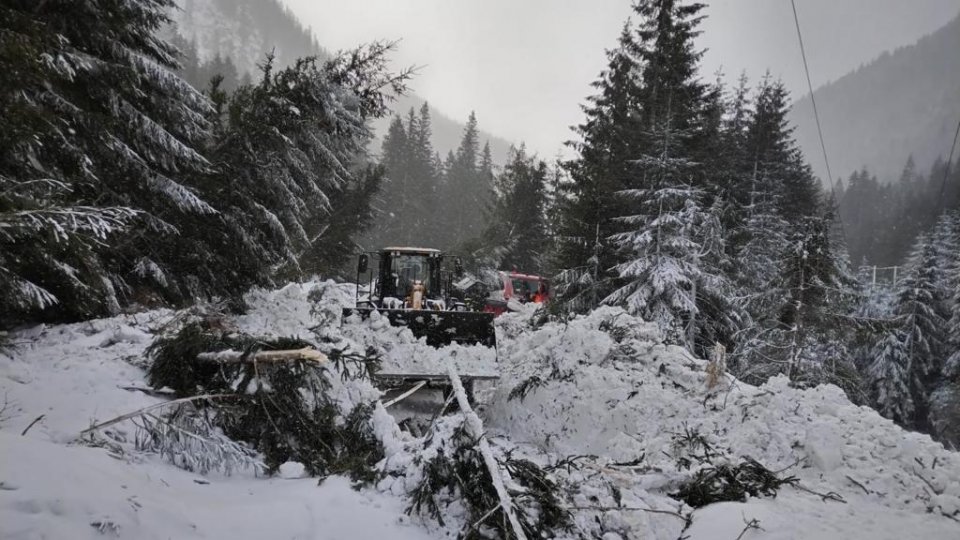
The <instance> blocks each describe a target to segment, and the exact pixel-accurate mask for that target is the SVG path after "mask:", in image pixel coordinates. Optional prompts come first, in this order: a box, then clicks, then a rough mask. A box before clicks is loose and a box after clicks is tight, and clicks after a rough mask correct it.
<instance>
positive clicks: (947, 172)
mask: <svg viewBox="0 0 960 540" xmlns="http://www.w3.org/2000/svg"><path fill="white" fill-rule="evenodd" d="M958 135H960V121H957V131H955V132H954V133H953V143H952V144H951V145H950V157H949V158H948V159H947V168H946V169H945V170H944V171H943V182H941V183H940V197H939V201H940V210H941V211H942V210H943V205H944V204H946V203H945V202H944V200H943V194H944V192H945V191H946V189H947V177H949V176H950V164H951V163H953V150H954V149H955V148H956V147H957V136H958Z"/></svg>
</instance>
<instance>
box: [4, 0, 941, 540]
mask: <svg viewBox="0 0 960 540" xmlns="http://www.w3.org/2000/svg"><path fill="white" fill-rule="evenodd" d="M624 2H625V3H628V0H624ZM786 9H787V11H785V12H784V13H785V15H784V16H787V17H793V16H794V15H791V14H790V11H789V9H790V6H789V5H786ZM706 13H707V11H706V7H705V6H703V5H701V4H699V3H694V2H688V1H682V0H636V1H635V2H634V3H633V4H632V8H631V10H630V18H629V20H627V21H626V22H625V23H624V24H623V26H622V30H621V31H620V33H619V34H616V33H614V34H613V35H610V36H609V40H608V41H609V48H608V49H607V50H606V51H605V53H606V62H605V67H604V68H603V69H602V71H601V72H600V73H599V75H597V77H596V79H595V80H594V81H593V82H592V83H591V84H592V85H591V86H589V88H592V90H591V94H590V95H586V96H584V97H583V106H582V113H581V120H580V122H579V123H578V124H577V125H576V126H574V127H573V128H572V131H571V132H569V133H564V134H562V135H563V137H565V138H567V139H570V142H569V143H567V146H566V149H565V150H564V151H563V152H561V153H559V154H557V155H556V156H555V157H549V158H547V157H544V156H543V155H541V154H539V153H538V152H537V151H535V150H533V149H532V148H530V147H528V146H527V145H525V144H524V143H523V142H521V141H516V142H515V143H514V144H513V145H511V146H509V148H508V149H507V148H505V147H506V146H507V143H504V142H503V140H502V139H500V138H498V137H495V136H492V135H490V134H489V133H487V132H486V131H483V129H486V128H484V127H483V126H482V123H481V121H482V115H481V114H479V113H470V114H469V116H467V117H466V118H465V119H464V121H463V123H462V125H461V124H457V123H456V122H455V121H454V120H451V119H450V118H448V117H446V116H444V115H443V114H442V113H440V112H438V111H437V110H435V109H433V108H431V105H429V104H428V103H427V102H426V101H424V100H423V99H421V98H420V97H418V96H416V95H415V94H414V93H413V91H412V89H411V88H412V87H413V86H414V85H415V82H416V81H417V77H418V75H419V73H418V72H419V69H420V68H417V67H415V66H414V67H410V68H407V67H404V66H402V65H398V63H397V62H396V61H395V56H396V55H397V52H398V50H400V48H402V47H403V46H404V45H403V41H389V40H387V39H388V38H394V37H395V36H396V35H399V34H402V32H399V31H398V32H397V34H394V35H387V36H384V38H385V40H384V41H372V42H368V43H366V44H358V45H357V46H356V47H355V48H353V49H347V50H343V51H338V52H335V53H334V52H330V51H327V50H326V49H324V48H323V47H321V45H320V43H322V42H323V39H324V36H323V35H322V34H320V35H314V34H312V33H311V31H310V30H308V29H307V28H306V27H305V26H304V25H303V24H302V23H301V22H300V21H298V20H297V18H296V16H295V15H294V14H293V12H292V11H290V10H289V9H288V8H286V7H284V6H283V4H281V3H279V2H278V0H237V1H228V0H183V1H180V2H175V0H84V1H80V0H3V1H2V2H0V537H4V538H71V539H72V538H88V537H89V538H101V537H119V538H321V539H341V538H356V539H386V538H398V539H420V538H424V539H426V538H477V539H479V538H503V539H525V538H569V539H591V538H599V539H604V540H615V539H621V540H627V539H640V538H654V539H661V540H674V539H678V538H685V539H690V540H700V539H729V540H748V539H757V540H759V539H765V538H768V539H799V538H832V539H841V538H842V539H844V540H851V539H875V538H889V539H901V538H925V539H930V540H934V539H957V538H960V453H958V451H960V166H958V164H957V161H960V158H958V156H957V154H958V153H960V150H958V151H957V152H956V153H949V154H945V155H942V156H940V157H939V158H938V159H936V161H934V162H932V163H926V162H923V163H920V164H918V163H917V162H916V161H915V160H914V158H913V157H910V158H909V159H908V160H907V161H906V164H905V166H904V170H903V173H902V175H901V178H900V179H899V180H898V181H894V182H893V183H883V182H881V181H879V180H878V179H877V177H876V176H875V175H874V174H873V173H871V172H870V165H871V164H870V163H865V164H864V166H863V167H862V168H860V169H858V170H856V171H850V170H841V171H833V172H834V174H835V175H836V176H837V180H833V179H830V178H820V177H818V176H817V175H815V173H814V169H813V168H812V167H811V163H812V162H813V161H814V160H822V159H823V157H825V156H822V155H821V154H819V153H811V152H810V151H809V149H807V148H801V147H800V146H799V145H798V142H797V141H796V140H795V138H794V131H795V129H797V126H795V125H794V124H793V119H794V118H795V117H796V112H797V111H796V110H794V111H791V106H792V104H793V103H794V101H793V100H794V97H796V96H794V97H792V96H791V95H790V91H789V90H788V87H787V85H786V84H785V83H784V82H782V81H780V80H778V79H777V78H776V77H775V76H773V75H771V72H767V73H745V74H743V75H741V76H740V77H739V79H737V82H736V83H735V84H729V83H728V82H726V79H725V77H722V76H720V75H719V74H718V75H716V76H714V75H713V74H709V73H704V61H703V55H704V52H703V50H702V49H701V48H700V46H699V45H698V44H697V41H696V40H697V39H698V37H699V36H700V35H701V32H703V26H704V16H705V14H706ZM792 21H793V19H791V24H792ZM797 22H798V30H799V29H800V28H799V22H800V21H799V19H798V20H797ZM346 23H347V22H346V21H345V22H344V24H346ZM958 27H960V17H958V18H956V19H954V20H953V21H952V22H950V23H949V24H948V25H947V26H946V27H944V28H945V31H946V33H944V34H943V35H941V34H940V33H937V34H934V36H933V38H936V39H933V38H930V39H927V41H923V42H920V44H918V46H917V48H915V49H911V50H910V51H908V53H909V54H913V55H914V56H916V55H920V54H921V53H924V54H926V53H928V52H929V51H930V50H936V51H939V52H938V53H937V55H938V58H945V57H946V56H947V55H946V54H945V53H943V51H940V50H939V49H937V47H939V48H940V49H942V48H944V47H946V48H947V49H948V52H949V50H952V51H953V52H954V53H955V52H956V50H957V49H950V47H952V45H951V44H955V43H956V42H957V37H958V36H960V32H956V29H957V28H958ZM951 28H952V29H953V31H952V32H951V30H950V29H951ZM937 36H940V37H937ZM944 36H945V37H944ZM950 36H952V37H950ZM951 40H952V41H951ZM879 52H880V51H878V54H879ZM798 54H799V52H798ZM896 54H901V53H900V52H897V53H895V55H896ZM904 54H906V53H904ZM931 54H932V53H931ZM951 58H953V60H950V61H954V62H956V61H957V55H955V54H953V55H952V56H951ZM430 60H431V59H430V58H424V59H422V62H420V63H421V64H428V63H429V62H430ZM464 61H468V60H464ZM884 62H886V60H884ZM877 65H878V66H879V67H876V66H874V67H871V66H867V67H866V68H863V69H862V70H860V71H858V72H856V73H853V74H852V75H850V77H856V76H859V75H862V74H863V73H873V72H872V71H870V70H871V69H892V68H889V66H890V65H896V64H895V63H894V64H890V63H889V62H888V63H880V64H877ZM885 66H886V67H885ZM811 67H814V66H811ZM433 69H436V67H434V68H433ZM957 72H958V73H960V66H958V69H957ZM844 81H846V82H844ZM845 85H846V86H845ZM847 86H850V87H853V86H856V85H854V84H853V83H851V82H850V79H841V81H840V82H838V83H837V84H836V85H834V86H832V87H831V89H830V91H831V92H839V91H841V90H842V89H843V88H845V87H847ZM838 89H839V90H838ZM937 92H939V93H940V94H938V95H953V96H954V99H956V96H958V95H960V93H958V92H960V86H949V85H947V87H945V88H943V89H940V90H937ZM951 93H952V94H951ZM819 95H821V96H822V95H826V98H827V99H834V100H837V99H839V98H836V94H829V93H827V94H819ZM813 96H814V97H817V96H818V94H817V93H816V92H815V93H814V94H813ZM809 98H810V96H807V97H806V98H805V99H809ZM827 102H828V103H830V102H829V101H827ZM951 106H952V105H951ZM854 109H856V107H854ZM938 110H939V109H938ZM944 110H947V109H944ZM950 110H952V109H950ZM928 112H929V111H928ZM925 114H926V113H925ZM950 114H952V112H951V113H950ZM958 120H960V119H958V118H955V117H953V116H949V115H948V114H947V112H944V113H943V120H942V122H940V124H943V125H947V126H948V127H949V130H947V131H948V132H949V137H952V138H953V140H954V144H955V145H956V143H957V141H956V139H955V135H954V131H953V126H957V125H958V124H957V122H958ZM811 121H812V120H811ZM818 121H819V120H818ZM851 129H852V128H851ZM957 131H958V132H960V127H958V128H957ZM941 138H942V137H941ZM925 140H926V139H925ZM948 142H949V141H948ZM901 143H902V144H903V145H909V144H910V141H902V140H901ZM850 144H851V145H852V144H853V143H850ZM878 144H879V143H878ZM827 146H828V145H826V144H824V145H823V149H822V150H823V152H824V153H827V152H828V151H829V148H828V147H827ZM817 148H818V152H819V149H820V147H819V146H818V147H817ZM950 148H951V149H952V148H953V147H950ZM928 153H929V152H927V150H926V149H922V151H921V149H918V150H917V154H918V155H922V156H926V155H927V154H928ZM818 163H819V161H818ZM394 246H397V247H394ZM399 246H408V247H399ZM388 247H389V249H385V248H388ZM424 248H429V249H424ZM417 257H422V259H417ZM358 260H359V261H360V264H359V266H360V267H359V268H358ZM403 265H407V266H403ZM410 272H413V273H412V274H410ZM368 276H369V277H368ZM411 276H412V277H411ZM408 278H409V280H408ZM407 281H409V283H407ZM531 284H532V285H531ZM527 287H531V288H529V289H527ZM494 308H496V309H494ZM425 321H427V322H425ZM430 321H432V322H430ZM431 324H435V325H436V324H439V325H443V326H442V328H443V329H442V330H440V331H437V332H432V333H431V331H424V330H422V329H423V328H432V327H430V325H431ZM468 327H469V328H468ZM437 328H440V326H437ZM468 330H469V332H470V334H469V336H470V337H468ZM484 332H487V333H488V334H489V336H488V337H489V339H486V338H483V337H480V338H476V336H477V335H480V336H484V335H486V334H484ZM475 338H476V339H475Z"/></svg>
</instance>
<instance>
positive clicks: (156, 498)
mask: <svg viewBox="0 0 960 540" xmlns="http://www.w3.org/2000/svg"><path fill="white" fill-rule="evenodd" d="M311 293H312V294H311ZM311 297H312V298H313V299H314V301H311V300H310V298H311ZM352 300H353V290H352V288H350V287H346V286H342V285H336V284H333V283H332V282H322V283H306V284H292V285H288V286H287V287H284V288H282V289H279V290H276V291H254V292H251V293H250V295H248V302H249V304H250V308H251V309H250V310H249V311H248V313H247V314H246V315H243V316H239V317H237V318H236V319H235V321H234V323H235V324H236V326H237V327H238V329H240V330H242V331H244V332H247V333H250V334H256V335H265V336H271V335H272V336H300V337H303V338H313V337H315V334H314V333H313V332H312V331H311V328H313V329H315V330H316V331H318V332H319V333H320V334H321V336H322V337H324V338H325V339H328V340H333V341H336V340H346V341H349V342H351V343H358V344H362V345H365V346H366V345H372V346H375V347H378V348H379V349H380V350H381V352H384V353H385V365H386V366H388V367H389V366H393V368H396V369H408V368H409V367H410V365H409V363H411V362H412V363H414V364H415V365H417V366H420V367H421V368H423V369H426V370H430V369H433V368H434V367H438V366H441V365H442V364H443V362H444V361H446V360H447V359H450V358H455V360H454V361H455V362H457V366H458V370H461V371H465V372H470V371H476V370H486V371H487V372H489V371H495V372H499V373H500V375H501V379H500V382H499V384H498V386H497V390H496V393H495V395H494V396H493V398H492V400H491V402H490V403H488V404H487V407H486V409H485V413H484V414H483V416H484V418H483V421H484V422H485V428H486V430H487V433H488V434H489V435H490V440H491V444H492V445H493V446H494V447H495V448H498V449H509V450H511V451H513V452H514V453H515V455H522V456H523V457H526V458H528V459H530V460H532V461H534V462H536V463H538V464H540V465H543V466H546V465H551V464H555V463H557V462H558V461H560V460H563V459H565V458H567V459H569V458H571V456H579V457H575V458H574V459H572V460H570V461H572V465H571V466H567V467H560V468H557V469H556V470H555V471H554V475H555V477H556V480H557V482H558V485H560V486H561V488H563V489H564V490H566V491H567V492H569V493H570V497H569V500H568V501H567V502H566V504H567V505H568V507H569V508H570V511H571V513H572V514H573V516H574V521H575V526H574V527H573V528H572V529H571V530H570V532H569V533H568V535H569V536H570V537H574V538H575V537H585V538H591V537H601V536H602V537H604V538H607V539H614V538H655V539H670V540H673V539H675V538H678V537H679V536H680V535H681V533H682V535H683V536H684V537H687V538H690V539H692V540H697V539H713V538H720V539H730V540H733V539H736V538H738V537H740V535H741V533H743V535H742V537H741V538H743V539H763V538H769V539H781V538H782V539H787V538H837V539H840V538H842V539H844V540H856V539H860V538H863V539H868V538H869V539H874V538H890V539H898V540H899V539H902V538H924V539H927V540H935V539H957V538H960V521H958V520H960V455H958V454H956V453H953V452H949V451H947V450H944V449H943V447H942V446H941V445H939V444H938V443H935V442H933V441H931V440H930V439H929V438H928V437H926V436H922V435H918V434H913V433H908V432H905V431H903V430H902V429H900V428H898V427H897V426H895V425H894V424H893V423H891V422H890V421H888V420H885V419H883V418H881V417H880V416H879V415H877V414H876V413H875V412H874V411H872V410H870V409H868V408H864V407H856V406H854V405H852V404H851V403H850V402H849V401H848V400H847V399H846V398H845V397H844V396H843V394H842V392H841V391H840V390H838V389H837V388H835V387H831V386H824V387H818V388H814V389H807V390H799V389H795V388H791V387H790V386H789V385H788V384H787V381H786V380H783V379H774V380H772V381H770V382H769V383H767V384H766V385H764V386H761V387H752V386H749V385H745V384H743V383H739V382H736V381H733V380H731V379H730V378H729V377H728V378H727V379H726V380H725V381H723V382H721V383H720V384H719V385H718V386H717V387H715V388H713V389H710V390H708V389H707V387H706V374H705V372H704V366H705V364H706V363H705V362H704V361H702V360H699V359H695V358H692V357H690V355H689V354H687V353H686V352H685V351H683V350H682V349H679V348H677V347H672V346H666V345H664V344H663V343H662V342H661V340H660V338H659V336H658V334H657V332H656V330H655V329H654V328H653V327H652V326H651V325H648V324H646V323H643V322H642V321H638V320H636V319H634V318H632V317H629V316H628V315H626V314H624V313H623V312H621V311H619V310H615V309H602V310H598V311H597V312H594V313H593V314H591V315H590V316H587V317H581V318H578V319H575V320H572V321H568V322H565V323H548V324H545V325H543V326H541V327H535V326H534V325H533V324H532V323H531V320H532V319H531V318H530V316H529V314H517V315H508V316H504V317H501V318H500V319H498V354H499V362H494V360H493V357H492V356H490V351H488V350H486V349H482V348H479V347H454V348H449V349H441V350H435V349H430V348H428V347H426V346H425V345H423V344H422V343H418V342H417V341H416V340H413V339H412V338H411V336H410V335H409V333H407V332H402V331H397V330H396V329H392V328H389V327H385V326H384V325H382V324H381V322H380V321H376V320H373V321H365V322H359V321H355V322H352V323H350V324H347V325H345V326H344V327H343V328H342V329H341V328H340V321H339V311H340V307H341V306H342V305H348V304H350V303H351V302H352ZM176 316H177V313H175V312H171V311H168V310H158V311H152V312H147V313H140V314H137V315H129V316H121V317H114V318H110V319H102V320H96V321H89V322H84V323H79V324H72V325H59V326H40V327H35V328H31V329H27V330H22V331H19V332H16V333H15V334H13V336H12V338H13V342H14V344H15V348H14V349H12V350H9V351H6V352H5V353H0V400H3V399H5V403H6V407H5V409H4V410H3V412H2V413H0V537H3V538H85V537H91V538H99V537H102V536H104V535H106V536H108V537H109V536H115V537H123V538H225V537H231V538H356V539H364V538H371V539H377V538H400V539H407V538H410V539H413V538H443V537H447V536H445V535H448V534H449V533H450V532H451V531H456V530H458V527H459V525H460V523H459V522H458V519H462V517H460V516H461V514H462V509H461V508H459V507H457V505H452V506H450V507H449V508H448V509H447V510H448V512H449V514H450V516H449V517H450V519H449V520H448V524H447V526H446V527H439V526H438V525H437V524H436V523H434V522H432V521H430V520H424V519H423V518H420V517H417V516H413V517H409V516H407V515H406V514H405V512H404V509H405V508H406V506H407V505H408V500H407V499H406V493H407V492H408V491H409V489H410V487H411V483H412V482H413V481H414V480H415V478H412V477H414V476H415V475H416V473H415V469H416V466H415V465H414V462H415V460H414V456H415V454H416V452H418V451H420V450H421V449H422V446H423V445H422V444H420V442H419V441H416V440H413V438H412V437H411V436H410V435H408V434H404V433H401V432H399V431H398V430H397V429H396V427H395V426H393V425H390V422H391V421H390V420H389V417H388V416H386V413H385V412H384V411H383V409H382V408H380V409H378V411H377V413H376V414H375V418H376V419H377V422H378V426H379V428H378V435H379V436H380V437H381V438H382V439H383V442H384V445H385V447H386V455H387V457H386V460H385V461H386V463H384V467H385V468H387V469H389V470H392V471H401V472H402V471H404V470H410V471H411V474H410V476H411V478H405V477H404V476H389V477H387V478H385V479H384V480H382V481H381V482H380V483H379V484H378V485H377V486H376V487H375V488H365V489H362V490H359V491H357V490H354V489H353V488H352V487H351V486H350V483H349V481H348V480H346V479H344V478H341V477H331V478H328V479H326V480H324V481H323V482H322V483H320V485H317V480H316V479H310V478H283V477H282V476H285V477H295V476H297V475H296V471H292V473H291V471H290V470H287V469H285V470H284V471H283V472H284V474H282V475H278V476H276V477H271V478H264V477H258V476H255V475H253V474H252V473H250V472H237V473H235V474H234V475H232V476H222V475H219V474H211V475H208V476H201V475H198V474H196V473H191V472H186V471H184V470H181V469H178V468H176V467H174V466H173V465H170V464H168V463H166V462H164V461H163V460H161V459H160V458H159V457H158V456H155V455H150V454H145V453H142V452H136V451H133V450H132V449H131V445H119V446H118V445H112V444H105V445H104V446H103V447H91V446H90V445H88V444H77V443H76V441H77V439H78V435H79V433H80V431H82V430H83V429H85V428H87V427H88V426H90V425H91V423H92V422H95V421H103V420H107V419H110V418H113V417H115V416H117V415H120V414H123V413H126V412H130V411H133V410H136V409H139V408H141V407H144V406H147V405H150V404H152V403H156V402H159V401H162V400H163V399H164V398H163V397H162V396H156V395H153V394H148V393H145V392H143V391H139V390H136V389H137V388H145V387H146V382H145V380H144V370H143V367H144V365H145V364H144V362H145V357H144V349H145V348H146V347H147V345H149V343H150V341H151V340H152V339H153V337H154V336H155V335H156V334H158V333H160V332H162V331H163V330H164V328H165V326H166V325H168V324H170V323H171V321H172V320H174V319H175V317H176ZM454 353H455V354H454ZM440 372H441V373H443V372H444V371H440ZM534 377H536V378H537V379H533V378H534ZM521 383H525V384H524V388H523V389H524V390H525V392H520V390H519V389H518V386H520V385H521ZM521 393H522V394H523V395H522V396H521V395H520V394H521ZM0 403H3V401H0ZM41 415H42V417H41ZM37 418H40V419H39V420H36V419H37ZM35 420H36V422H35V423H34V421H35ZM31 423H33V425H32V426H31V427H29V429H27V428H28V426H30V424H31ZM25 430H26V433H25V434H22V433H23V432H24V431H25ZM134 430H135V426H133V425H127V423H121V424H117V425H116V426H115V427H114V428H113V433H112V436H113V438H114V439H118V440H121V441H122V440H123V439H124V437H128V438H131V439H132V438H133V436H134ZM691 434H696V435H697V437H696V438H693V437H691V436H690V435H691ZM691 440H697V441H703V442H706V444H707V447H708V450H707V451H706V452H707V453H708V454H709V455H710V458H709V463H712V464H714V465H718V464H721V463H734V464H735V463H738V462H740V461H741V460H742V459H744V458H747V457H749V458H752V459H755V460H757V461H759V462H760V463H762V464H763V465H765V466H766V467H768V468H769V469H771V470H775V471H781V472H780V474H781V475H792V476H795V477H796V478H797V479H798V480H799V484H798V487H792V486H783V487H782V488H781V489H780V491H779V493H778V494H777V496H776V497H775V498H770V497H763V498H753V499H750V500H748V501H747V502H743V503H741V502H726V503H718V504H713V505H709V506H706V507H703V508H700V509H696V510H693V509H691V508H689V507H687V506H685V505H683V504H682V503H680V502H678V501H676V500H675V499H673V498H671V497H670V496H669V494H670V493H673V492H675V491H676V490H677V488H678V487H679V486H680V485H681V484H682V483H683V482H685V481H686V480H688V479H689V478H690V477H692V475H693V474H694V473H695V472H696V471H697V470H698V469H699V468H702V467H704V466H706V464H705V463H699V462H697V460H696V459H695V457H696V456H698V455H700V456H702V455H703V454H704V446H703V445H702V444H701V445H700V446H697V444H694V443H691V442H690V441H691ZM691 458H694V459H693V461H692V463H689V467H687V466H685V465H684V463H685V461H684V460H690V459H691ZM827 494H830V496H829V497H827V498H824V495H827ZM687 515H690V516H691V520H690V525H689V527H688V528H686V530H685V531H684V530H683V529H684V526H685V522H684V519H683V516H687ZM751 520H757V525H758V526H759V528H752V529H749V530H746V532H744V529H745V526H746V523H747V522H750V521H751Z"/></svg>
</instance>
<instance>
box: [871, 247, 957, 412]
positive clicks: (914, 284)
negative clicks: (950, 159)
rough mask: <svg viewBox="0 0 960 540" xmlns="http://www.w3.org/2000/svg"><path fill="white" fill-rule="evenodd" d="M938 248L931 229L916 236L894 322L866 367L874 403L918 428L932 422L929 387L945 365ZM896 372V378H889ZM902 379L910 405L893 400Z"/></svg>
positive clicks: (901, 393) (898, 390) (899, 294)
mask: <svg viewBox="0 0 960 540" xmlns="http://www.w3.org/2000/svg"><path fill="white" fill-rule="evenodd" d="M937 251H938V250H937V247H936V246H935V245H934V243H933V242H932V241H931V237H930V236H929V235H922V236H921V237H920V238H919V239H918V241H917V244H916V246H915V247H914V250H913V253H912V254H911V256H910V259H909V262H908V271H907V272H906V275H905V276H904V278H903V281H901V282H900V284H899V285H898V289H899V290H898V293H897V305H896V325H895V327H894V328H893V329H892V332H891V334H890V335H888V336H886V337H884V338H883V339H882V340H881V342H880V345H879V346H878V350H877V353H876V358H875V360H874V362H873V364H872V365H871V366H870V373H869V375H870V383H871V387H872V388H873V389H874V399H875V402H876V405H877V407H878V409H879V410H880V411H881V412H884V413H885V412H891V413H895V414H891V418H893V419H894V420H896V421H897V422H900V423H902V424H903V425H904V426H906V427H909V428H911V429H919V430H922V431H929V428H930V426H929V423H928V422H929V403H930V393H931V391H932V390H933V385H934V384H935V382H936V380H937V379H938V377H939V376H940V373H941V370H942V369H943V357H942V354H943V351H944V342H945V340H946V319H945V316H944V312H943V306H944V304H943V298H942V297H941V291H940V289H939V287H938V281H939V279H940V278H939V275H938V274H939V269H938V267H937ZM895 374H896V375H897V376H898V377H900V378H892V376H893V375H895ZM904 385H905V386H906V388H907V389H908V390H909V395H910V402H911V403H912V410H911V411H908V410H907V409H906V408H905V407H901V406H899V405H897V404H895V403H892V402H891V400H894V399H901V398H902V397H903V389H902V388H903V386H904ZM894 388H895V390H894Z"/></svg>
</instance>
